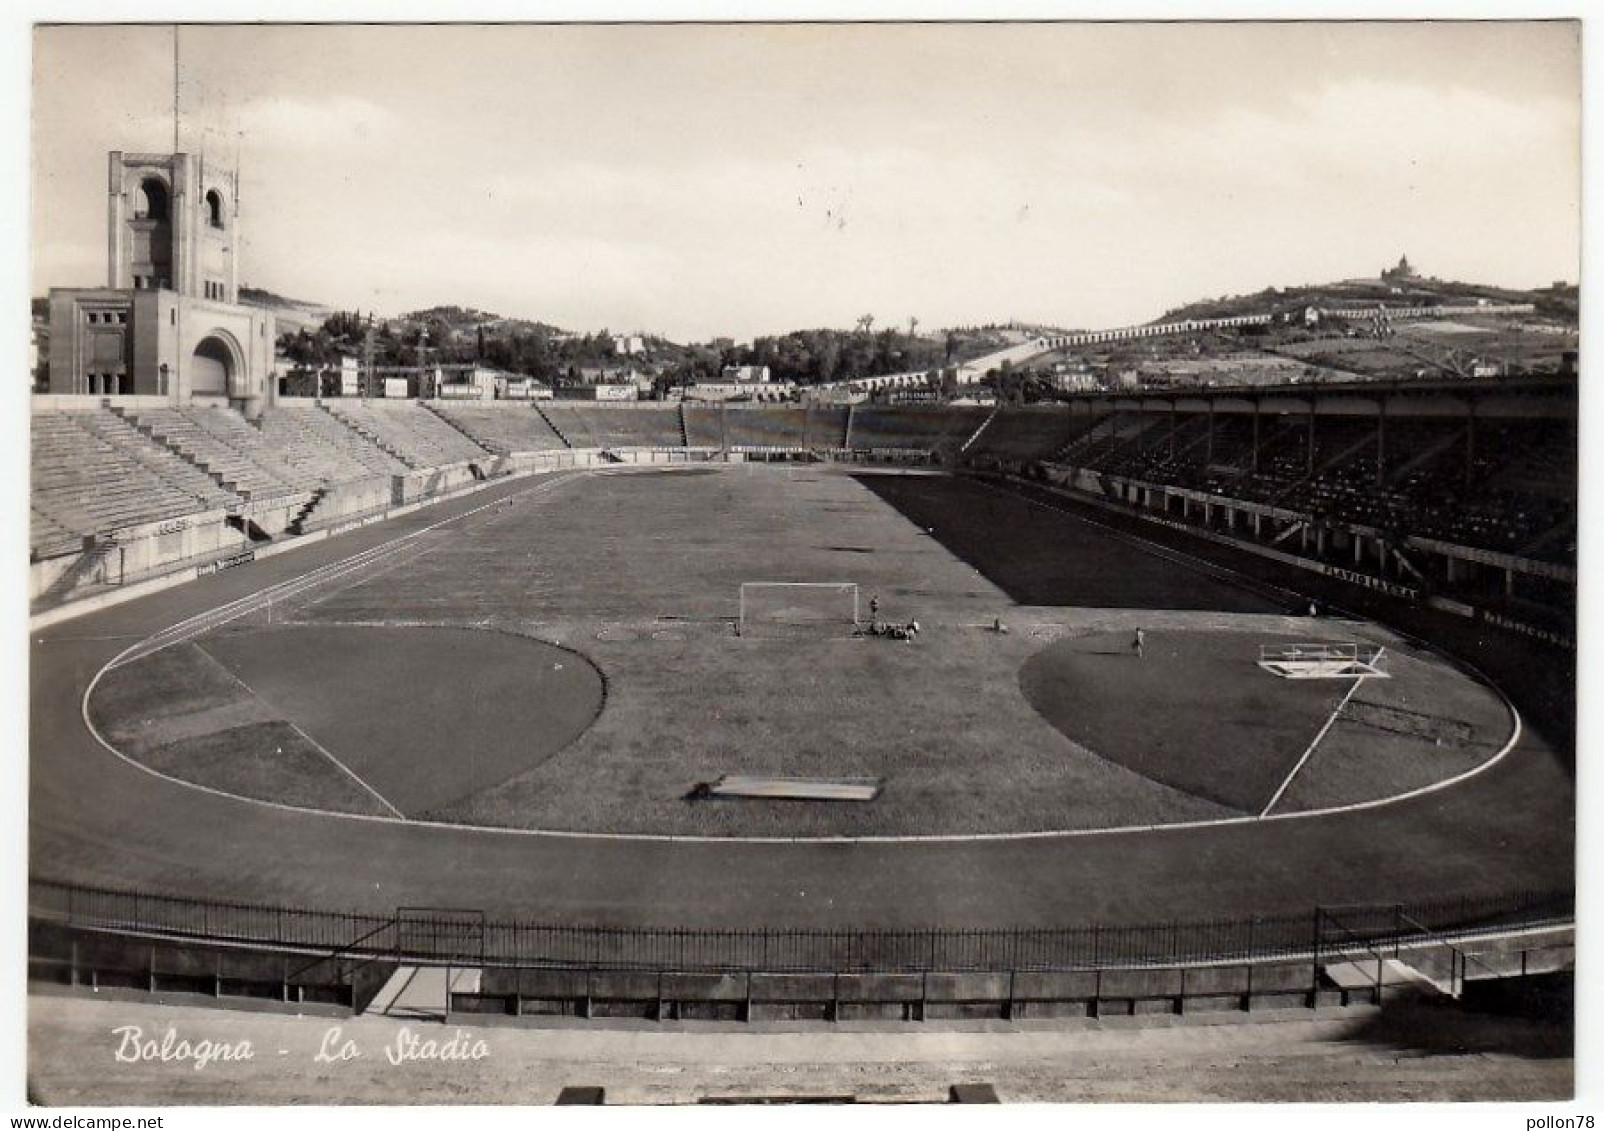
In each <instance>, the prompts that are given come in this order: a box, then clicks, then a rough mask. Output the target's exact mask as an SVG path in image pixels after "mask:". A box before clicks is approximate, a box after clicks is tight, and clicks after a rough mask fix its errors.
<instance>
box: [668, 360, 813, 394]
mask: <svg viewBox="0 0 1604 1131" xmlns="http://www.w3.org/2000/svg"><path fill="white" fill-rule="evenodd" d="M731 368H743V367H740V366H732V367H731ZM762 368H765V369H766V368H767V367H766V366H764V367H762ZM726 372H728V370H726ZM795 396H796V384H795V383H794V382H791V381H698V382H697V383H696V384H694V385H689V386H687V387H686V389H685V399H686V400H688V401H735V400H747V401H765V402H778V401H788V400H793V399H795Z"/></svg>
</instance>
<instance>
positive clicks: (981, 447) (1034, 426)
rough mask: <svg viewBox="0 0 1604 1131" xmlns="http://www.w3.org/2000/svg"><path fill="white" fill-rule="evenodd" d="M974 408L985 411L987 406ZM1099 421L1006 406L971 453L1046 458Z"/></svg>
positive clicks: (1048, 407) (1054, 409)
mask: <svg viewBox="0 0 1604 1131" xmlns="http://www.w3.org/2000/svg"><path fill="white" fill-rule="evenodd" d="M972 411H974V412H982V413H984V412H986V411H987V410H985V409H975V410H972ZM983 419H985V418H984V417H983V416H982V417H980V418H979V419H976V420H975V424H974V427H977V428H978V427H979V426H980V421H981V420H983ZM1095 423H1096V421H1095V420H1094V419H1093V418H1091V417H1088V416H1071V415H1070V414H1069V413H1068V412H1066V411H1065V410H1064V409H1063V408H1060V407H1057V406H1051V405H1043V406H1041V407H1028V408H1002V409H998V410H997V415H996V417H995V419H993V420H992V422H991V423H990V424H988V425H986V430H985V431H984V432H982V433H981V434H980V438H979V439H977V440H976V441H975V442H974V444H973V446H971V447H970V448H969V451H968V453H967V454H968V455H971V456H975V455H986V456H994V457H1001V458H1004V459H1046V458H1048V457H1050V456H1051V455H1053V453H1055V452H1059V451H1062V450H1063V448H1064V446H1065V445H1066V444H1068V443H1069V442H1070V441H1071V440H1074V439H1075V438H1076V437H1078V436H1079V435H1080V434H1081V433H1083V432H1085V431H1086V430H1088V429H1090V428H1091V427H1092V426H1093V425H1094V424H1095ZM855 430H856V425H855V424H854V431H855ZM971 431H973V429H971ZM965 438H967V436H966V437H965Z"/></svg>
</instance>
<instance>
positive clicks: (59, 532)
mask: <svg viewBox="0 0 1604 1131" xmlns="http://www.w3.org/2000/svg"><path fill="white" fill-rule="evenodd" d="M83 544H84V539H83V535H82V534H74V533H73V532H72V531H71V530H68V529H67V528H66V527H65V526H62V525H61V524H60V523H59V522H57V521H56V520H55V519H53V518H51V517H50V516H49V515H47V514H45V513H43V512H42V511H40V510H39V509H38V508H37V507H29V508H28V552H29V554H30V555H31V556H32V557H34V558H54V557H57V556H59V555H61V554H72V553H76V552H77V551H79V550H81V549H82V548H83Z"/></svg>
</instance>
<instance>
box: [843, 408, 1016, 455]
mask: <svg viewBox="0 0 1604 1131" xmlns="http://www.w3.org/2000/svg"><path fill="white" fill-rule="evenodd" d="M990 415H991V411H990V410H989V409H983V408H924V407H909V408H900V407H897V408H892V407H880V406H874V405H858V406H856V407H854V408H853V410H852V419H851V425H850V427H849V428H848V430H847V447H849V448H852V449H854V450H857V451H873V450H875V449H877V448H890V449H895V450H903V451H906V450H910V449H917V450H921V451H956V450H957V449H958V448H960V447H961V446H962V445H963V444H964V442H965V441H966V440H968V439H969V438H970V437H971V436H973V435H974V434H975V430H976V429H978V428H979V427H980V426H981V424H983V423H985V420H986V418H987V417H988V416H990Z"/></svg>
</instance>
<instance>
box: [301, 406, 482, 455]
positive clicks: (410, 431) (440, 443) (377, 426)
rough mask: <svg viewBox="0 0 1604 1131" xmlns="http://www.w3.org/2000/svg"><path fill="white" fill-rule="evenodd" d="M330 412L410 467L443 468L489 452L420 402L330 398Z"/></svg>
mask: <svg viewBox="0 0 1604 1131" xmlns="http://www.w3.org/2000/svg"><path fill="white" fill-rule="evenodd" d="M328 403H329V411H330V412H332V413H333V414H334V415H335V416H337V417H338V418H339V419H341V420H343V421H344V422H345V423H347V424H349V425H350V426H351V427H352V428H354V429H356V430H357V431H358V432H360V433H362V434H363V435H364V436H367V437H368V438H369V439H371V440H372V441H373V442H374V443H375V444H376V445H378V446H379V447H380V448H382V449H384V450H385V451H387V452H389V453H390V454H391V455H393V456H395V457H396V458H397V459H399V460H401V461H402V462H403V463H405V464H406V465H407V466H408V467H411V468H414V469H421V468H429V467H440V466H444V465H446V464H453V463H462V462H465V461H469V460H480V459H484V458H485V457H486V456H487V455H489V454H490V453H489V452H487V451H486V450H485V449H484V448H482V447H480V446H479V445H478V444H476V443H474V442H473V441H472V440H470V439H468V437H467V436H466V435H464V434H463V433H462V432H460V431H458V430H457V429H456V428H454V427H452V426H451V424H450V423H449V422H447V421H445V420H443V419H441V418H440V417H439V416H436V415H435V414H434V413H432V412H430V411H429V410H428V409H426V408H424V407H423V406H422V405H420V404H416V403H414V402H411V401H407V402H404V403H401V404H379V403H376V402H374V401H348V400H347V401H331V402H328Z"/></svg>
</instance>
